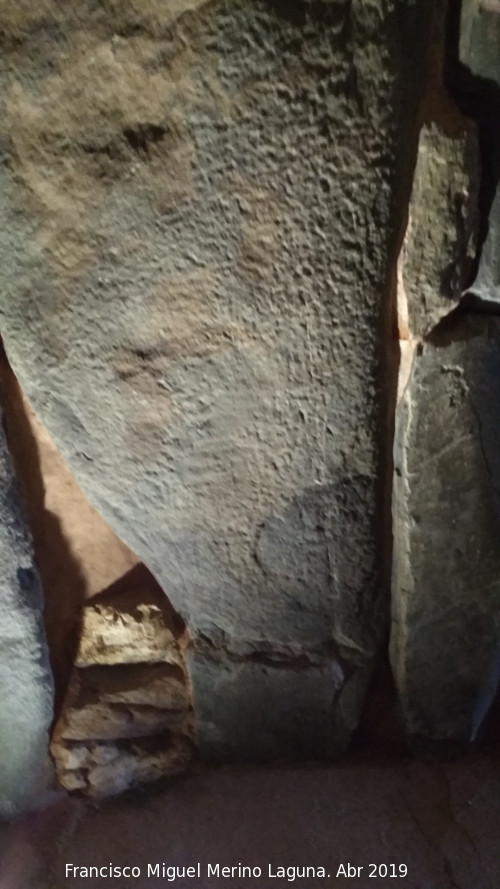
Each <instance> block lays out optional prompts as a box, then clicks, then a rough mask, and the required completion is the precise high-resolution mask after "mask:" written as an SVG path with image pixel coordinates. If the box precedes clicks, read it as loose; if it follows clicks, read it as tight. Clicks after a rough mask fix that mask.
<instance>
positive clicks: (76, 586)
mask: <svg viewBox="0 0 500 889" xmlns="http://www.w3.org/2000/svg"><path fill="white" fill-rule="evenodd" d="M0 401H1V406H2V409H3V411H4V422H5V428H6V434H7V441H8V445H9V450H10V453H11V455H12V459H13V462H14V468H15V471H16V475H17V479H18V483H19V488H20V491H21V496H22V500H23V505H24V510H25V514H26V518H27V521H28V524H29V527H30V530H31V534H32V538H33V548H34V555H35V564H36V566H37V568H38V571H39V574H40V577H41V581H42V586H43V593H44V622H45V631H46V636H47V644H48V648H49V657H50V664H51V668H52V673H53V676H54V684H55V705H54V707H55V717H56V718H57V715H58V713H59V711H60V707H61V704H62V701H63V699H64V695H65V693H66V689H67V687H68V683H69V678H70V675H71V670H72V667H73V663H74V659H75V655H76V650H77V646H78V640H79V636H80V628H81V615H82V608H83V601H84V596H85V579H84V577H83V574H82V572H81V569H80V565H79V563H78V561H77V560H76V559H75V558H74V556H73V553H72V551H71V545H70V542H69V541H68V540H67V539H66V537H65V536H64V533H63V531H62V528H61V523H60V521H59V519H58V518H57V516H55V515H54V514H53V513H52V512H50V510H48V509H47V508H46V506H45V485H44V480H43V477H42V473H41V468H40V454H39V449H38V444H37V442H36V440H35V438H34V435H33V431H32V429H31V426H30V423H29V420H28V417H27V416H26V410H25V407H24V403H23V397H22V393H21V388H20V386H19V383H18V381H17V379H16V377H15V375H14V372H13V371H12V368H11V367H10V365H9V362H8V359H7V356H6V354H5V350H4V347H3V344H2V343H1V341H0Z"/></svg>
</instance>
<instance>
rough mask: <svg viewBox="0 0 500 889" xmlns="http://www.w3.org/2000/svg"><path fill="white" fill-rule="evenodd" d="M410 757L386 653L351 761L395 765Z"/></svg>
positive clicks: (377, 670)
mask: <svg viewBox="0 0 500 889" xmlns="http://www.w3.org/2000/svg"><path fill="white" fill-rule="evenodd" d="M410 755H411V751H410V747H409V744H408V738H407V736H406V733H405V729H404V725H403V719H402V714H401V709H400V706H399V701H398V695H397V691H396V686H395V683H394V677H393V675H392V670H391V666H390V663H389V656H388V653H387V651H384V652H383V653H382V654H381V655H380V657H379V658H378V661H377V663H376V665H375V669H374V671H373V676H372V681H371V683H370V687H369V689H368V693H367V696H366V702H365V707H364V710H363V715H362V718H361V721H360V723H359V726H358V728H357V729H356V731H355V732H354V735H353V738H352V741H351V745H350V748H349V754H348V758H351V757H352V758H354V759H356V760H359V761H361V762H369V761H380V762H390V763H391V764H394V763H397V762H401V761H402V760H405V759H408V757H409V756H410Z"/></svg>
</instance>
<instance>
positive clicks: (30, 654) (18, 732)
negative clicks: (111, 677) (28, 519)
mask: <svg viewBox="0 0 500 889" xmlns="http://www.w3.org/2000/svg"><path fill="white" fill-rule="evenodd" d="M0 564H1V571H2V575H1V578H0V605H1V611H2V616H1V620H0V818H10V817H12V816H14V815H17V814H19V813H20V812H22V811H23V810H26V809H27V808H29V807H30V805H31V804H36V802H37V800H38V798H39V797H40V795H42V794H43V793H44V792H45V791H46V790H47V787H48V785H49V783H50V781H51V770H50V766H49V754H48V743H49V738H48V732H49V727H50V723H51V720H52V703H53V687H52V677H51V673H50V668H49V664H48V656H47V649H46V644H45V635H44V630H43V621H42V591H41V586H40V581H39V579H38V575H37V573H36V569H35V568H34V566H33V553H32V549H31V541H30V537H29V533H28V531H27V527H26V523H25V520H24V517H23V515H22V511H21V507H20V504H19V497H18V492H17V486H16V482H15V478H14V474H13V470H12V466H11V460H10V455H9V451H8V448H7V442H6V439H5V433H4V431H3V428H2V427H1V426H0Z"/></svg>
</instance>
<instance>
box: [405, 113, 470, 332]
mask: <svg viewBox="0 0 500 889" xmlns="http://www.w3.org/2000/svg"><path fill="white" fill-rule="evenodd" d="M480 176H481V170H480V160H479V145H478V138H477V132H476V127H475V125H474V123H473V122H472V121H471V120H467V119H466V118H463V117H461V116H460V115H459V114H458V112H457V111H456V110H455V109H453V111H452V110H450V111H449V112H448V120H446V121H444V125H443V123H440V124H438V123H436V122H432V123H427V124H424V125H423V126H422V129H421V131H420V136H419V145H418V154H417V163H416V166H415V174H414V178H413V188H412V195H411V201H410V208H409V214H408V226H407V230H406V236H405V240H404V244H403V249H402V251H401V257H400V269H399V271H400V275H399V294H398V296H399V299H398V303H399V333H400V337H401V338H402V339H411V338H412V337H423V336H425V335H426V334H427V333H429V331H431V330H432V328H433V327H434V326H435V325H436V324H438V323H439V321H440V320H441V319H442V318H444V317H445V316H446V315H447V314H448V313H449V312H451V311H452V310H453V309H454V308H456V306H457V305H458V304H459V302H460V300H461V298H462V296H463V292H464V289H465V288H466V286H467V285H468V284H469V281H470V275H471V273H472V267H473V262H474V258H475V254H476V249H477V230H478V221H479V215H478V192H479V183H480Z"/></svg>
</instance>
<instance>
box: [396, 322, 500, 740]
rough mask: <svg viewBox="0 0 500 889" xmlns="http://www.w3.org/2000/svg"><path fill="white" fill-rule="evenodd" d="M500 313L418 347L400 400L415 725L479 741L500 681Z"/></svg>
mask: <svg viewBox="0 0 500 889" xmlns="http://www.w3.org/2000/svg"><path fill="white" fill-rule="evenodd" d="M499 379H500V320H499V319H498V318H488V317H487V316H485V315H476V316H474V315H472V316H469V317H467V316H462V317H460V319H459V320H458V322H456V324H455V325H454V326H453V328H452V329H451V330H448V331H447V332H440V333H439V334H436V335H435V338H434V340H433V341H429V342H427V343H425V344H424V345H423V346H422V347H421V348H420V349H419V350H417V353H416V356H415V358H414V364H413V370H412V373H411V376H410V379H409V382H408V384H407V387H406V390H405V393H404V396H403V398H402V400H401V402H400V404H399V407H398V414H397V428H396V443H395V478H394V571H393V619H392V634H391V658H392V664H393V669H394V673H395V677H396V683H397V686H398V689H399V694H400V699H401V703H402V708H403V712H404V716H405V720H406V725H407V729H408V731H409V733H410V734H411V735H412V736H414V737H415V738H416V739H425V740H429V741H470V740H472V739H473V738H474V737H475V736H476V734H477V732H478V730H479V729H480V726H481V723H482V721H483V719H484V717H485V716H486V714H487V712H488V710H489V708H490V705H491V703H492V701H493V698H494V696H495V694H496V691H497V688H498V684H499V680H500V550H499V547H498V535H499V531H500V453H499V450H498V441H499V435H500V409H499V408H500V404H499V394H498V380H499Z"/></svg>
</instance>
